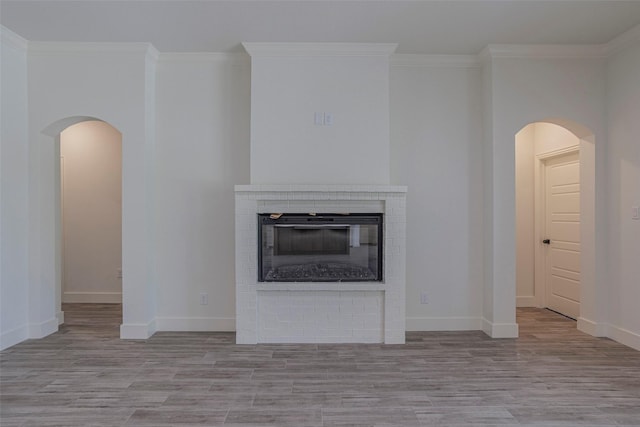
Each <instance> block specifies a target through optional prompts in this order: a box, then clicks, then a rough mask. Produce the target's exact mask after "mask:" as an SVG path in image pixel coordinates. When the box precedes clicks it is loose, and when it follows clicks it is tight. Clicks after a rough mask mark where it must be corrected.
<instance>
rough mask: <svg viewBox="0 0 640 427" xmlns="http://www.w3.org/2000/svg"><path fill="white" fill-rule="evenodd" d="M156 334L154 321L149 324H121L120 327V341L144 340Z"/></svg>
mask: <svg viewBox="0 0 640 427" xmlns="http://www.w3.org/2000/svg"><path fill="white" fill-rule="evenodd" d="M155 332H156V321H155V319H153V320H152V321H150V322H149V323H123V324H122V325H120V339H123V340H146V339H147V338H149V337H150V336H151V335H153V334H154V333H155Z"/></svg>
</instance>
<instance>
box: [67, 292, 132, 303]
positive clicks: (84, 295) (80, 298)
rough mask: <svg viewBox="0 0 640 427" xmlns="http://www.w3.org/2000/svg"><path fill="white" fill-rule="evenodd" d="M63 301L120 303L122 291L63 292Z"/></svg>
mask: <svg viewBox="0 0 640 427" xmlns="http://www.w3.org/2000/svg"><path fill="white" fill-rule="evenodd" d="M62 302H63V303H88V304H92V303H93V304H120V303H121V302H122V292H63V294H62Z"/></svg>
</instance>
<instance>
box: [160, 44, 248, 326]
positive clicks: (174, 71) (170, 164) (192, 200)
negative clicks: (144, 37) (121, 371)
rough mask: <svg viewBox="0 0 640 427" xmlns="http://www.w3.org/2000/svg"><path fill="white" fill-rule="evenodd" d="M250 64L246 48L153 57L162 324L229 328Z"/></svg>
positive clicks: (243, 176) (232, 322)
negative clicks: (240, 52) (233, 53)
mask: <svg viewBox="0 0 640 427" xmlns="http://www.w3.org/2000/svg"><path fill="white" fill-rule="evenodd" d="M250 71H251V70H250V64H249V58H248V57H247V56H246V55H242V56H240V57H234V56H229V55H215V54H192V55H170V54H167V55H164V54H163V55H161V56H160V61H159V64H158V76H157V88H158V89H157V101H158V103H157V105H158V109H157V123H158V127H157V129H158V130H157V134H158V139H157V141H158V144H157V147H156V148H157V150H156V156H157V177H156V182H157V189H158V191H157V194H156V203H155V209H154V210H155V211H156V220H157V232H156V235H157V237H156V239H157V240H156V241H157V245H156V247H157V264H156V265H157V274H156V276H157V289H158V292H157V295H158V313H157V316H158V320H157V325H158V328H159V329H163V330H234V327H235V275H234V265H235V258H234V254H235V249H234V247H235V243H234V240H235V231H234V223H235V216H234V203H235V201H234V191H233V188H234V187H233V186H234V185H235V184H248V183H249V116H250V93H249V91H250ZM202 293H206V294H207V295H208V304H207V305H201V304H200V294H202Z"/></svg>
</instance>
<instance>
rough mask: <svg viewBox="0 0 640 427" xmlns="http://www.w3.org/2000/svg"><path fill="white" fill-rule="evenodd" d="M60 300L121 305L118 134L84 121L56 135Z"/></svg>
mask: <svg viewBox="0 0 640 427" xmlns="http://www.w3.org/2000/svg"><path fill="white" fill-rule="evenodd" d="M60 155H61V158H62V163H61V165H62V166H61V168H62V170H61V174H62V175H61V179H62V185H63V187H62V188H63V191H62V230H63V233H62V248H63V249H62V252H63V253H62V259H63V270H62V271H63V275H62V302H85V303H120V302H121V301H122V280H121V277H120V274H119V271H121V269H122V135H121V134H120V132H118V131H117V130H116V129H115V128H113V127H112V126H110V125H109V124H107V123H105V122H100V121H85V122H81V123H78V124H76V125H73V126H70V127H68V128H67V129H65V130H64V131H62V133H61V134H60Z"/></svg>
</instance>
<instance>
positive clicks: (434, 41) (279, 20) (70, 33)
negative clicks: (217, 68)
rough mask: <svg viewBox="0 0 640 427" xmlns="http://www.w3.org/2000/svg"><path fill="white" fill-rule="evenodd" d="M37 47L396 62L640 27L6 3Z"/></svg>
mask: <svg viewBox="0 0 640 427" xmlns="http://www.w3.org/2000/svg"><path fill="white" fill-rule="evenodd" d="M0 23H2V25H4V26H5V27H7V28H9V29H11V30H12V31H14V32H15V33H17V34H19V35H21V36H22V37H24V38H26V39H27V40H30V41H73V42H79V41H90V42H151V43H152V44H153V45H154V46H155V47H156V48H157V49H158V50H159V51H161V52H237V51H241V49H242V48H241V45H240V43H241V42H244V41H248V42H379V43H380V42H389V43H399V46H398V49H397V52H399V53H425V54H476V53H478V52H479V51H480V50H482V49H483V48H484V47H485V46H486V45H488V44H510V43H514V44H600V43H606V42H608V41H610V40H611V39H613V38H614V37H616V36H617V35H619V34H621V33H623V32H624V31H626V30H629V29H630V28H632V27H634V26H635V25H638V24H640V0H627V1H618V0H570V1H564V0H535V1H532V0H499V1H495V0H493V1H487V0H440V1H433V0H412V1H406V0H355V1H351V0H298V1H294V0H287V1H282V0H281V1H273V0H253V1H250V0H227V1H222V0H83V1H79V0H75V1H69V0H65V1H58V0H45V1H32V0H0Z"/></svg>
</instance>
